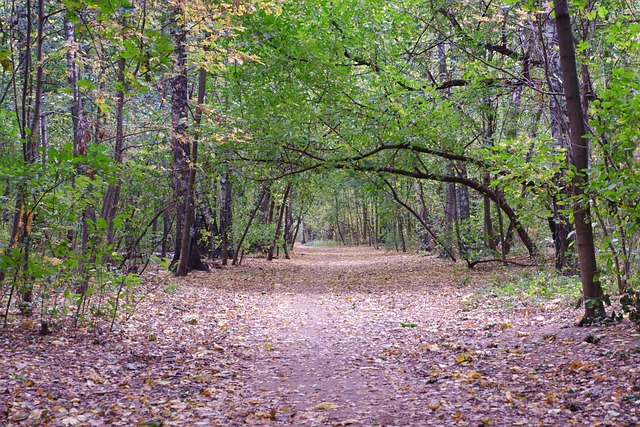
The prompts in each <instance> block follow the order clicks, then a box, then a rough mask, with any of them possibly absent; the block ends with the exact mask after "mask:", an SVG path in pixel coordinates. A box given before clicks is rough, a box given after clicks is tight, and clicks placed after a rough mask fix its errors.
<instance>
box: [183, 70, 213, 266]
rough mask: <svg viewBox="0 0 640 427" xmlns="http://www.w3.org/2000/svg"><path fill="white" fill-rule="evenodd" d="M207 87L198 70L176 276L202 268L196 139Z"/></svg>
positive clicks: (204, 78)
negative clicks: (197, 228)
mask: <svg viewBox="0 0 640 427" xmlns="http://www.w3.org/2000/svg"><path fill="white" fill-rule="evenodd" d="M206 86H207V71H206V70H205V69H204V68H200V72H199V75H198V100H197V105H196V113H195V116H194V124H195V132H196V133H195V135H194V137H193V142H192V144H191V153H190V156H189V162H188V166H189V178H188V182H187V194H186V199H187V200H186V202H187V204H186V210H185V213H184V225H183V227H182V230H183V232H182V243H181V246H180V261H179V263H178V268H177V269H176V276H186V275H187V271H188V269H189V267H191V268H194V267H200V268H199V269H201V267H202V265H201V264H202V261H201V257H200V253H199V251H198V245H197V241H196V239H195V237H196V231H195V227H194V224H193V222H194V215H195V191H196V166H197V164H198V139H199V136H200V121H201V120H202V108H203V105H204V95H205V91H206Z"/></svg>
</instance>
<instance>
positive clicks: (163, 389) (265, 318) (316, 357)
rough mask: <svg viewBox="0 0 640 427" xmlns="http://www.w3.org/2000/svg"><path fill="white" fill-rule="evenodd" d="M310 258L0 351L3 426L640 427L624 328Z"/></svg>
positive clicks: (333, 254)
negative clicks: (112, 324) (99, 325)
mask: <svg viewBox="0 0 640 427" xmlns="http://www.w3.org/2000/svg"><path fill="white" fill-rule="evenodd" d="M302 249H303V250H304V253H305V254H306V255H305V256H304V257H302V256H298V254H297V253H294V259H293V260H288V261H285V260H274V261H273V262H271V263H268V262H266V261H263V260H255V259H246V260H245V262H244V265H243V266H242V267H233V268H228V269H216V270H215V271H214V272H213V273H210V274H205V273H196V274H191V275H190V276H189V277H187V278H186V279H182V280H180V282H179V289H180V292H171V293H168V292H162V291H158V292H155V293H154V292H150V294H149V296H148V297H147V298H146V299H145V300H144V301H143V302H142V303H141V304H142V305H141V307H140V310H139V312H138V314H137V315H136V316H135V317H134V318H133V319H132V321H131V322H130V323H127V324H125V325H122V327H121V328H120V329H119V330H118V331H117V332H116V333H114V334H99V333H98V332H97V330H96V331H90V330H73V329H67V330H61V329H57V330H58V332H57V333H56V334H54V335H49V336H45V337H40V336H39V335H37V330H36V329H34V328H37V325H36V324H35V323H37V322H34V324H33V325H32V326H28V325H27V326H26V328H27V329H28V328H32V329H33V331H34V333H33V334H32V335H29V334H27V338H26V339H25V337H24V336H21V335H18V334H13V333H7V334H4V333H3V334H0V354H1V355H2V356H0V395H1V396H2V397H1V398H0V424H2V423H3V422H5V423H6V424H10V425H37V424H43V425H57V426H64V425H70V426H73V425H82V426H85V425H89V426H106V425H116V426H117V425H122V426H131V425H139V426H147V427H152V426H156V425H163V426H171V425H178V426H180V425H194V426H197V425H203V426H206V425H240V424H244V423H246V424H249V425H296V424H297V425H328V426H346V425H456V424H458V425H474V426H479V425H536V424H537V425H572V424H573V425H585V424H587V423H588V424H593V425H598V423H600V424H601V425H620V426H634V425H638V424H640V421H639V417H640V406H639V405H638V403H639V402H640V397H639V396H640V380H639V378H640V368H638V363H639V362H640V335H638V333H637V331H635V330H634V329H633V328H631V327H630V326H629V325H628V324H625V323H623V324H618V325H612V326H609V327H606V328H605V327H598V328H590V329H589V330H588V331H586V330H585V329H578V328H574V327H572V326H571V325H572V324H573V323H574V320H575V319H574V318H575V317H576V313H575V312H572V311H570V310H568V309H566V308H564V307H565V306H564V305H563V304H561V303H560V302H557V301H556V302H554V303H553V304H545V305H543V306H527V305H523V304H522V303H521V302H519V301H518V300H513V301H510V303H512V306H513V308H512V309H505V308H504V307H500V306H497V305H496V306H492V305H491V304H486V305H484V306H477V307H474V302H475V301H476V296H475V295H476V294H475V293H473V292H470V290H471V289H474V288H475V287H476V285H477V283H478V281H482V280H485V279H486V277H488V275H490V274H492V273H491V272H490V271H478V272H474V273H473V275H472V276H470V279H469V285H468V286H460V287H455V286H449V285H448V283H453V282H454V280H453V278H454V276H456V275H460V272H456V269H457V268H458V265H455V264H451V263H449V262H445V261H442V260H438V259H437V258H429V257H413V256H407V255H397V254H388V253H383V252H382V251H375V250H368V249H366V248H302ZM298 250H300V249H298ZM461 268H466V267H461ZM500 268H504V267H500ZM505 271H508V270H505ZM464 274H465V275H466V274H468V272H466V270H465V273H464ZM176 286H178V285H176ZM472 286H473V287H474V288H472ZM418 325H419V326H418ZM567 325H568V327H563V326H567ZM28 330H30V329H28ZM585 337H587V338H585ZM588 337H592V338H588ZM3 417H4V418H3ZM74 423H75V424H74ZM145 423H146V424H145ZM154 423H156V424H154Z"/></svg>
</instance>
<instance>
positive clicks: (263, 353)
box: [242, 247, 460, 425]
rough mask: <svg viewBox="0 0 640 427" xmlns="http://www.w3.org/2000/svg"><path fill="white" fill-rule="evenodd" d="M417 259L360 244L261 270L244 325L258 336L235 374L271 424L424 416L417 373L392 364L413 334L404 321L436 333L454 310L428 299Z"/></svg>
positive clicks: (448, 302) (406, 421)
mask: <svg viewBox="0 0 640 427" xmlns="http://www.w3.org/2000/svg"><path fill="white" fill-rule="evenodd" d="M421 261H424V260H420V259H419V258H417V257H413V256H408V255H404V256H403V255H399V254H397V253H392V254H387V253H385V252H383V251H379V250H375V249H372V248H364V247H360V248H326V247H299V248H297V250H296V259H295V260H293V261H281V262H276V263H275V265H274V266H272V268H265V271H264V276H263V281H262V285H263V286H264V288H263V289H262V290H260V291H259V292H258V293H253V294H250V295H251V296H248V298H249V299H250V301H249V302H248V304H249V306H251V314H250V316H249V319H248V320H249V322H253V321H254V320H255V319H260V322H259V324H258V325H255V324H254V325H251V326H248V327H247V328H258V329H259V333H258V334H257V335H255V334H254V335H253V337H252V340H250V342H249V343H247V344H248V345H247V347H248V348H250V349H253V355H252V356H253V357H252V358H251V359H250V363H248V364H246V365H245V366H244V369H243V370H242V372H244V373H245V376H243V380H244V381H247V382H249V383H253V384H254V387H255V390H256V399H257V400H258V401H259V402H260V406H263V407H264V406H265V405H266V406H267V407H269V406H270V408H269V411H268V413H269V414H273V415H272V416H271V419H272V421H274V420H280V421H285V419H286V420H287V421H289V422H291V423H295V424H303V425H347V424H358V425H410V424H412V422H414V421H415V422H416V423H418V422H419V420H421V419H425V418H427V417H430V415H431V413H432V411H431V410H430V409H429V408H428V407H427V406H426V405H425V404H424V403H425V402H424V401H422V400H423V399H420V397H421V396H420V393H417V389H418V388H419V387H418V385H419V384H416V381H417V379H416V375H415V373H414V372H406V369H407V367H406V366H404V365H399V364H397V363H393V360H391V359H392V358H391V357H390V356H393V355H394V354H396V355H398V354H400V353H401V351H400V350H398V349H397V348H396V347H397V346H398V339H399V338H400V337H405V338H406V337H407V336H410V335H415V333H414V330H413V328H412V327H410V326H408V325H409V324H414V322H420V323H421V324H422V325H423V326H428V325H425V324H424V323H423V322H424V321H426V322H429V323H431V324H432V326H436V325H437V322H435V323H434V321H435V319H437V318H439V317H443V316H447V313H450V312H452V311H454V312H455V311H458V310H459V309H460V307H459V306H460V304H459V299H456V298H451V296H448V295H442V293H441V292H434V291H436V289H437V288H435V284H434V283H431V284H429V280H428V278H429V277H431V278H432V279H433V278H436V277H437V276H438V275H437V274H430V273H429V271H428V268H427V266H426V265H425V264H424V263H423V262H421ZM283 268H285V271H286V273H285V271H282V269H283ZM283 273H284V274H283ZM432 273H436V272H432ZM427 296H428V297H429V298H431V299H432V301H430V302H428V301H426V300H425V298H426V297H427ZM251 298H256V299H255V300H253V299H251ZM418 300H421V303H422V304H420V305H416V304H415V302H416V301H418ZM425 309H427V310H428V314H427V317H425V311H424V310H425ZM403 324H404V325H405V326H404V327H403ZM245 327H246V326H245ZM259 413H260V412H259ZM260 414H261V415H262V416H263V417H264V416H265V415H264V414H265V412H264V411H262V412H261V413H260ZM250 418H251V417H250ZM416 425H417V424H416Z"/></svg>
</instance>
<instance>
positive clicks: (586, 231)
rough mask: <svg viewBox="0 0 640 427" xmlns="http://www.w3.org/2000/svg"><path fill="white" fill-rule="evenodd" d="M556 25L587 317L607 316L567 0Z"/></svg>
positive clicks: (560, 2) (561, 2)
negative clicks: (589, 187)
mask: <svg viewBox="0 0 640 427" xmlns="http://www.w3.org/2000/svg"><path fill="white" fill-rule="evenodd" d="M553 4H554V6H555V13H556V27H557V30H558V46H559V48H560V64H561V65H562V77H563V80H564V93H565V99H566V102H567V114H568V116H569V129H570V136H571V164H572V166H574V167H575V171H576V173H575V175H574V176H573V178H572V180H571V185H572V188H573V200H574V201H573V203H574V204H573V216H574V221H575V228H576V244H577V246H578V256H579V260H580V278H581V279H582V294H583V298H584V306H585V314H584V319H583V320H584V321H586V322H589V321H592V320H593V319H595V318H601V317H606V311H605V309H604V304H603V300H602V298H603V293H602V288H601V286H600V282H599V281H598V279H597V264H596V256H595V246H594V243H593V230H592V228H591V213H590V208H589V199H588V196H587V195H586V194H585V191H584V189H585V187H586V186H587V185H588V183H589V176H588V167H589V144H588V140H587V139H586V138H583V137H584V135H585V134H586V130H585V125H584V115H583V111H582V104H581V102H580V86H579V84H578V69H577V66H576V57H575V50H574V46H573V30H572V28H571V19H570V16H569V7H568V5H567V0H554V2H553Z"/></svg>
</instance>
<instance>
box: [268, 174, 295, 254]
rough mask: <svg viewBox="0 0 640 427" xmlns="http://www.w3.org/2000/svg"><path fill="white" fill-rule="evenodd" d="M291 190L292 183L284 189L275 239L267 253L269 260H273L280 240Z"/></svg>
mask: <svg viewBox="0 0 640 427" xmlns="http://www.w3.org/2000/svg"><path fill="white" fill-rule="evenodd" d="M290 191H291V184H287V187H286V188H285V190H284V195H283V196H282V203H281V204H280V209H278V220H277V221H278V222H276V230H275V233H274V234H273V240H272V241H271V245H270V246H269V252H268V254H267V260H269V261H271V260H273V254H274V251H275V249H276V244H277V242H278V238H280V233H281V232H282V220H283V219H284V210H285V208H286V204H287V200H288V198H289V192H290Z"/></svg>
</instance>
